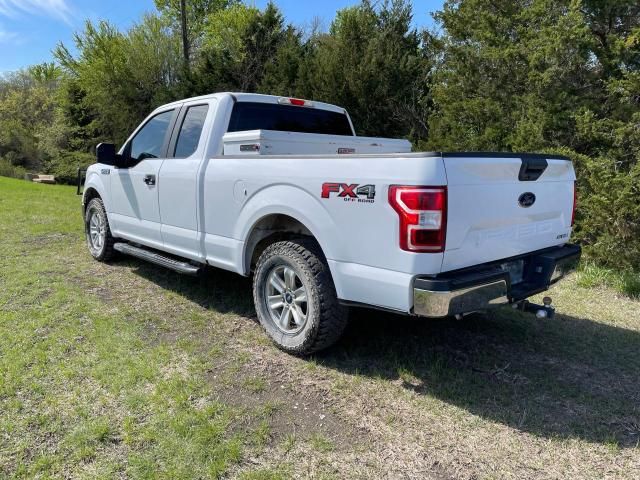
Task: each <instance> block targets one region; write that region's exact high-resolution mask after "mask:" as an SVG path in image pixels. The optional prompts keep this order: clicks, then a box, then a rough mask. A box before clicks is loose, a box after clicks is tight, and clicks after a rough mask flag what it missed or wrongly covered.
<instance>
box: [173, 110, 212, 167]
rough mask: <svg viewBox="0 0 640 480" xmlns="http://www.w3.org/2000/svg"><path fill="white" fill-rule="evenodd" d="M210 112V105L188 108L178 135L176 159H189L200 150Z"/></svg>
mask: <svg viewBox="0 0 640 480" xmlns="http://www.w3.org/2000/svg"><path fill="white" fill-rule="evenodd" d="M208 111H209V105H208V104H203V105H193V106H190V107H188V108H187V111H186V113H185V115H184V119H183V120H182V125H181V126H180V132H179V133H178V141H177V142H176V148H175V152H174V158H187V157H189V156H191V155H193V154H194V153H195V151H196V150H197V149H198V144H199V143H200V137H201V135H202V129H203V128H204V122H205V120H206V119H207V112H208Z"/></svg>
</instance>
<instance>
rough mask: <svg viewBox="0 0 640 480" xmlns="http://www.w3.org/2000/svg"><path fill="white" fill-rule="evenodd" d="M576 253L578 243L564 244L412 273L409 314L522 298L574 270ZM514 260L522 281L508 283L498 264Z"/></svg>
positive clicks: (457, 309) (473, 307) (450, 310)
mask: <svg viewBox="0 0 640 480" xmlns="http://www.w3.org/2000/svg"><path fill="white" fill-rule="evenodd" d="M580 254H581V250H580V247H579V246H578V245H564V246H561V247H553V248H547V249H544V250H540V251H538V252H531V253H529V254H526V255H522V256H519V257H514V258H510V259H506V260H501V261H499V262H492V263H488V264H484V265H479V266H476V267H472V268H467V269H464V270H458V271H455V272H446V273H444V274H441V275H438V276H436V277H429V278H427V277H416V278H415V279H414V282H413V314H414V315H419V316H423V317H446V316H449V315H456V314H461V313H469V312H474V311H477V310H486V309H488V308H492V307H495V306H498V305H504V304H507V303H513V302H517V301H519V300H524V299H525V298H528V297H530V296H532V295H535V294H537V293H540V292H543V291H545V290H547V289H548V288H549V286H550V285H552V284H553V283H555V282H557V281H558V280H560V279H561V278H563V277H564V276H565V275H566V274H567V273H568V272H570V271H572V270H574V269H575V267H576V266H577V263H578V261H579V259H580ZM516 260H523V262H524V271H523V277H522V281H521V282H518V283H516V284H513V285H512V284H511V277H510V274H509V272H507V271H506V270H504V269H503V268H502V267H501V264H504V263H505V262H507V261H509V262H510V261H516Z"/></svg>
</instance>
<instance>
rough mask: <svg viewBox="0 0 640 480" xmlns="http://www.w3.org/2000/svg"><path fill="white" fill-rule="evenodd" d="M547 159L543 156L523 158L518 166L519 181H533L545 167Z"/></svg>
mask: <svg viewBox="0 0 640 480" xmlns="http://www.w3.org/2000/svg"><path fill="white" fill-rule="evenodd" d="M547 165H548V164H547V160H546V159H544V158H539V157H535V158H523V159H522V165H521V166H520V173H519V174H518V180H520V181H521V182H535V181H536V180H537V179H538V178H540V175H542V172H544V171H545V170H546V169H547Z"/></svg>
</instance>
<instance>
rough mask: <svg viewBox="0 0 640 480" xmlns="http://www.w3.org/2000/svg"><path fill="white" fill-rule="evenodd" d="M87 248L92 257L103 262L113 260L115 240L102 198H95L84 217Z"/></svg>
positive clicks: (89, 204) (88, 205)
mask: <svg viewBox="0 0 640 480" xmlns="http://www.w3.org/2000/svg"><path fill="white" fill-rule="evenodd" d="M84 225H85V234H86V237H87V247H88V248H89V252H90V253H91V256H92V257H93V258H95V259H96V260H99V261H101V262H106V261H108V260H110V259H111V258H113V256H114V253H115V252H114V250H113V244H114V243H115V239H114V238H113V236H112V235H111V229H110V228H109V219H108V218H107V212H106V210H105V208H104V203H102V200H101V199H100V198H93V199H91V200H90V201H89V203H88V204H87V208H86V209H85V215H84Z"/></svg>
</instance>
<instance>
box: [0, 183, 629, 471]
mask: <svg viewBox="0 0 640 480" xmlns="http://www.w3.org/2000/svg"><path fill="white" fill-rule="evenodd" d="M578 283H579V282H577V281H576V278H575V276H574V277H572V278H569V279H568V280H567V281H565V282H564V283H562V284H561V285H558V286H557V287H554V288H553V290H552V292H551V295H552V296H553V298H554V302H555V304H556V307H557V308H558V312H559V314H558V315H557V316H556V318H555V319H553V320H547V319H545V320H537V319H535V318H533V317H532V316H529V315H524V314H520V313H518V312H514V311H511V310H499V311H495V312H492V313H489V314H486V315H474V316H471V317H469V318H466V319H465V320H463V321H456V320H442V321H428V320H419V319H411V318H404V317H398V316H393V315H389V314H384V313H380V312H369V311H357V312H354V313H353V315H352V321H351V323H350V326H349V327H348V330H347V333H346V336H345V338H344V339H343V340H342V341H341V342H340V343H339V344H338V345H337V346H336V347H334V348H332V349H331V350H329V351H327V352H325V353H322V354H320V355H317V356H316V357H314V358H311V359H298V358H294V357H291V356H288V355H286V354H283V353H281V352H280V351H278V350H277V349H275V348H274V347H272V346H271V344H270V343H269V342H268V341H266V339H265V336H264V335H263V333H262V332H261V330H260V328H259V326H258V325H257V324H256V321H255V314H254V312H253V307H252V303H251V292H250V282H249V281H248V280H247V279H243V278H241V277H238V276H234V275H231V274H228V273H225V272H222V271H212V272H210V273H209V274H208V275H207V276H206V277H205V278H202V279H193V278H187V277H180V276H178V275H177V274H173V273H171V272H168V271H165V270H163V269H161V268H160V267H155V266H152V265H147V264H144V263H142V262H139V261H137V260H134V259H126V258H125V259H121V260H118V261H116V262H114V263H112V264H109V265H105V264H100V263H97V262H95V261H93V260H92V259H91V257H90V256H89V254H88V252H87V251H86V248H85V245H84V239H83V234H82V225H81V219H80V206H79V199H78V198H77V197H76V196H75V195H74V190H73V189H72V188H70V187H65V186H45V185H36V184H30V183H27V182H24V181H20V180H12V179H7V178H2V177H0V478H3V477H7V478H167V479H168V478H171V479H174V478H220V477H223V478H241V479H280V478H318V479H329V478H416V479H417V478H420V479H422V478H427V479H429V478H433V479H458V478H460V479H481V478H482V479H484V478H514V479H522V478H541V479H542V478H545V479H546V478H572V479H574V478H629V479H637V478H638V477H639V475H640V302H638V301H635V300H631V299H629V298H626V297H624V296H621V295H619V294H617V293H615V291H614V290H611V289H609V288H607V287H597V288H584V287H581V286H579V285H578ZM582 284H583V283H582Z"/></svg>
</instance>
